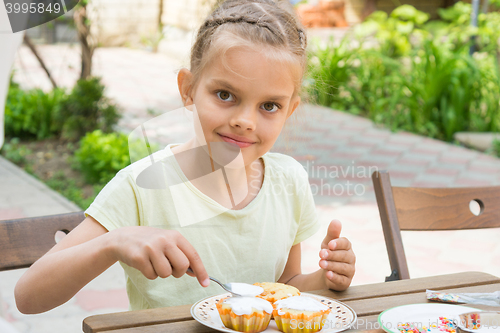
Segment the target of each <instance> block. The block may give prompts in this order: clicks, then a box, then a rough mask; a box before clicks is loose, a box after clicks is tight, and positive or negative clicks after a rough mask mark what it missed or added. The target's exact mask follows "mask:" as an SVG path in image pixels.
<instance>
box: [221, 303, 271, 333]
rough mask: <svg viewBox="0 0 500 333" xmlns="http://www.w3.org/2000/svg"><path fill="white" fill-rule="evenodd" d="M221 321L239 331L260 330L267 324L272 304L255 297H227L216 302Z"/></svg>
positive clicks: (251, 332) (249, 332)
mask: <svg viewBox="0 0 500 333" xmlns="http://www.w3.org/2000/svg"><path fill="white" fill-rule="evenodd" d="M216 306H217V310H218V311H219V315H220V318H221V319H222V323H223V324H224V326H226V327H227V328H230V329H232V330H235V331H239V332H248V333H253V332H262V331H263V330H265V329H266V328H267V325H269V321H270V320H271V315H272V313H273V306H272V304H271V303H270V302H268V301H266V300H263V299H261V298H257V297H228V298H223V299H221V300H220V301H219V302H217V304H216Z"/></svg>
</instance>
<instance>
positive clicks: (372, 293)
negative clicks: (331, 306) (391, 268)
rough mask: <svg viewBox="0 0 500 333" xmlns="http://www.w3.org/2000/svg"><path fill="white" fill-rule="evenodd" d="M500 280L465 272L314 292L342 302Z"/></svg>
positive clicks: (477, 273)
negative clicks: (343, 289)
mask: <svg viewBox="0 0 500 333" xmlns="http://www.w3.org/2000/svg"><path fill="white" fill-rule="evenodd" d="M495 282H500V278H498V277H496V276H493V275H491V274H487V273H482V272H464V273H455V274H447V275H438V276H433V277H423V278H417V279H408V280H399V281H391V282H385V283H376V284H365V285H360V286H352V287H349V288H347V290H346V291H342V292H338V291H332V290H316V291H313V292H312V293H314V294H318V295H321V296H325V297H330V298H334V299H337V300H339V301H341V302H345V301H351V300H356V299H367V298H375V297H381V296H389V295H402V294H408V293H418V292H422V291H425V290H426V289H432V290H443V289H447V288H450V287H453V288H461V287H468V286H477V285H484V284H490V283H495Z"/></svg>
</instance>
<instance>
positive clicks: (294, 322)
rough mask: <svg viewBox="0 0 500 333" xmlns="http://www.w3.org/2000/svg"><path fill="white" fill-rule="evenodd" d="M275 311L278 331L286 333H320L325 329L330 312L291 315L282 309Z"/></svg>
mask: <svg viewBox="0 0 500 333" xmlns="http://www.w3.org/2000/svg"><path fill="white" fill-rule="evenodd" d="M280 312H282V313H283V312H284V313H283V314H281V315H280V314H278V310H274V311H273V316H274V321H275V322H276V325H277V326H278V329H279V330H280V331H281V332H284V333H313V332H318V331H320V330H321V329H322V328H323V325H324V324H325V321H326V319H327V318H328V313H329V312H330V311H329V310H326V311H320V312H314V313H313V314H310V315H307V314H303V313H299V314H291V313H289V312H286V310H283V309H281V310H280Z"/></svg>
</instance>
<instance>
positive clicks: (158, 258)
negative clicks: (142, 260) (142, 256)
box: [146, 251, 172, 279]
mask: <svg viewBox="0 0 500 333" xmlns="http://www.w3.org/2000/svg"><path fill="white" fill-rule="evenodd" d="M149 260H151V266H152V268H153V269H154V271H155V273H156V275H157V276H159V277H161V278H163V279H165V278H167V277H169V276H170V275H172V266H171V265H170V262H169V260H168V259H167V257H165V254H164V253H163V252H159V251H158V252H156V251H155V252H154V253H152V254H151V255H150V256H149ZM146 277H147V276H146Z"/></svg>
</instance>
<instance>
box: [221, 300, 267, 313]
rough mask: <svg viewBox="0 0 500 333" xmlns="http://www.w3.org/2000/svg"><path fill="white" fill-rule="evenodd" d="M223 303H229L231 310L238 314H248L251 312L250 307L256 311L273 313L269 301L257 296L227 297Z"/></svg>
mask: <svg viewBox="0 0 500 333" xmlns="http://www.w3.org/2000/svg"><path fill="white" fill-rule="evenodd" d="M223 303H226V304H229V305H230V306H231V310H233V312H234V313H235V314H236V315H238V316H242V315H245V314H247V315H249V314H251V313H252V312H253V310H252V308H254V309H255V310H258V311H262V310H263V311H265V312H267V313H269V314H271V313H273V306H272V304H271V303H270V302H268V301H266V300H263V299H262V298H258V297H229V298H227V299H225V300H224V302H223Z"/></svg>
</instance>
